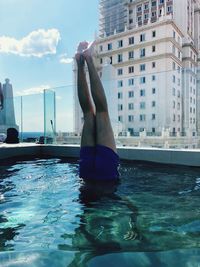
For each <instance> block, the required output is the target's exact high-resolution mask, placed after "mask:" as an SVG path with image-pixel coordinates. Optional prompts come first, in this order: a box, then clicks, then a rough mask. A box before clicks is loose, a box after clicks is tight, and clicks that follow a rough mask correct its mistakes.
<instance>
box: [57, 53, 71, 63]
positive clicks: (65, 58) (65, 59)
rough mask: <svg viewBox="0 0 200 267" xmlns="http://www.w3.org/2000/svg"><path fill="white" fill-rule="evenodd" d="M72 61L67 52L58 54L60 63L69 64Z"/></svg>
mask: <svg viewBox="0 0 200 267" xmlns="http://www.w3.org/2000/svg"><path fill="white" fill-rule="evenodd" d="M72 62H73V58H69V57H68V56H67V54H62V55H60V63H62V64H71V63H72Z"/></svg>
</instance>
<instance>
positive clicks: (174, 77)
mask: <svg viewBox="0 0 200 267" xmlns="http://www.w3.org/2000/svg"><path fill="white" fill-rule="evenodd" d="M172 81H173V83H175V82H176V76H175V75H173V77H172Z"/></svg>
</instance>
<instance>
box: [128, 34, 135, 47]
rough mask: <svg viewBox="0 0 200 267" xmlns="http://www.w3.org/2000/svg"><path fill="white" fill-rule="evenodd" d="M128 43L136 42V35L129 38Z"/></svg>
mask: <svg viewBox="0 0 200 267" xmlns="http://www.w3.org/2000/svg"><path fill="white" fill-rule="evenodd" d="M128 43H129V45H132V44H134V37H133V36H132V37H130V38H129V39H128Z"/></svg>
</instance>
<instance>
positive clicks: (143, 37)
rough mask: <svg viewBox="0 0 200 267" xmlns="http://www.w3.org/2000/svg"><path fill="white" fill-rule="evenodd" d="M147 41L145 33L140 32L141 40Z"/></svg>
mask: <svg viewBox="0 0 200 267" xmlns="http://www.w3.org/2000/svg"><path fill="white" fill-rule="evenodd" d="M144 41H145V33H142V34H140V42H144Z"/></svg>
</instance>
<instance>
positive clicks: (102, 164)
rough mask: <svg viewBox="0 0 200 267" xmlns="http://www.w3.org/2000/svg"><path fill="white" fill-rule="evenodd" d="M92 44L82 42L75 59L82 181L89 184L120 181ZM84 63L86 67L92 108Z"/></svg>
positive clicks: (115, 151) (110, 128)
mask: <svg viewBox="0 0 200 267" xmlns="http://www.w3.org/2000/svg"><path fill="white" fill-rule="evenodd" d="M93 45H94V43H93V44H91V45H88V43H87V42H81V43H80V44H79V46H78V49H77V53H76V55H75V58H76V61H77V67H78V98H79V102H80V106H81V108H82V111H83V115H84V125H83V131H82V138H81V151H80V177H81V178H83V179H89V180H91V179H92V180H111V181H112V180H117V179H118V177H119V175H118V165H119V157H118V155H117V150H116V145H115V140H114V135H113V131H112V127H111V122H110V118H109V114H108V106H107V101H106V96H105V92H104V89H103V86H102V83H101V80H100V78H99V76H98V73H97V70H96V68H95V65H94V62H93V58H92V49H93ZM85 62H86V63H87V67H88V71H89V78H90V88H91V96H92V98H93V102H94V105H95V107H94V106H93V104H92V100H91V96H90V93H89V89H88V85H87V81H86V73H85V68H84V66H85Z"/></svg>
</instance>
